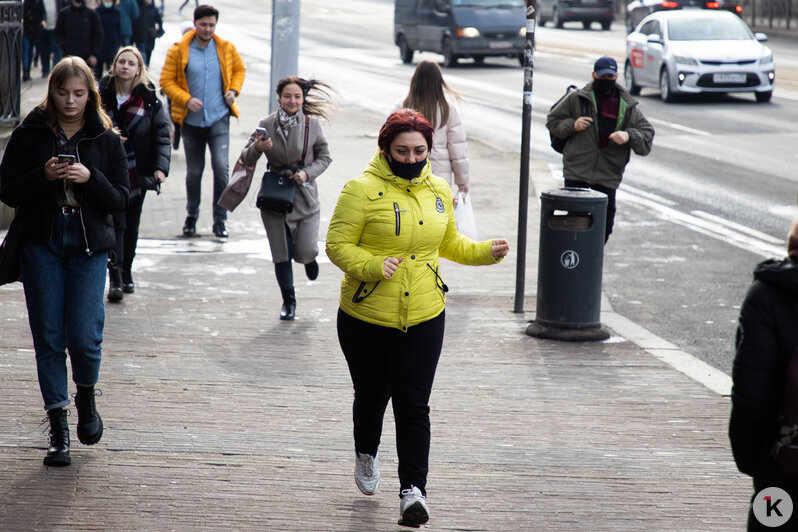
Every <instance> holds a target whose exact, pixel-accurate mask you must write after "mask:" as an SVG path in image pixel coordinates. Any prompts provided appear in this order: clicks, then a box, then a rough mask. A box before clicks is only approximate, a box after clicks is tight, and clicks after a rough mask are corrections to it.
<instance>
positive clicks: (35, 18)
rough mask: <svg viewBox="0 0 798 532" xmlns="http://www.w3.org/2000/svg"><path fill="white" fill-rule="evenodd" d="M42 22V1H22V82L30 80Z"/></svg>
mask: <svg viewBox="0 0 798 532" xmlns="http://www.w3.org/2000/svg"><path fill="white" fill-rule="evenodd" d="M43 20H44V4H42V0H24V2H22V81H28V80H30V65H31V62H32V60H33V50H34V48H36V46H37V44H38V42H39V36H40V35H41V32H42V21H43Z"/></svg>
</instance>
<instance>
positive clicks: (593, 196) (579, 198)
mask: <svg viewBox="0 0 798 532" xmlns="http://www.w3.org/2000/svg"><path fill="white" fill-rule="evenodd" d="M540 198H541V200H552V201H557V200H565V201H568V202H575V203H583V202H584V203H589V204H591V205H593V204H596V203H605V202H606V201H607V195H606V194H604V193H602V192H598V191H596V190H593V189H590V188H576V187H562V188H554V189H551V190H547V191H546V192H543V193H541V194H540Z"/></svg>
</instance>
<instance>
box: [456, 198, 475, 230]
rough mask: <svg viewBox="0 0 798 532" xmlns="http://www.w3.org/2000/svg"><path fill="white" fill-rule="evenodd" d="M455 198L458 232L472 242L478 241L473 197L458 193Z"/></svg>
mask: <svg viewBox="0 0 798 532" xmlns="http://www.w3.org/2000/svg"><path fill="white" fill-rule="evenodd" d="M455 198H456V203H455V206H454V220H455V222H457V231H458V232H459V233H460V234H461V235H464V236H467V237H468V238H470V239H471V240H477V222H476V220H474V209H473V207H472V206H471V196H469V195H468V193H465V194H463V193H462V192H460V191H458V192H457V195H456V196H455Z"/></svg>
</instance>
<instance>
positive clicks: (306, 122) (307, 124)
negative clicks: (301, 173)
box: [299, 116, 310, 168]
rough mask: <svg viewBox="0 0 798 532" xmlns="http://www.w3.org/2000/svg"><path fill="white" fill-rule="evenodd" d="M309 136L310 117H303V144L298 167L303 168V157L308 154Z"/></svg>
mask: <svg viewBox="0 0 798 532" xmlns="http://www.w3.org/2000/svg"><path fill="white" fill-rule="evenodd" d="M309 135H310V117H309V116H306V117H305V143H304V145H303V146H302V157H300V158H299V167H300V168H304V167H305V155H307V154H308V136H309Z"/></svg>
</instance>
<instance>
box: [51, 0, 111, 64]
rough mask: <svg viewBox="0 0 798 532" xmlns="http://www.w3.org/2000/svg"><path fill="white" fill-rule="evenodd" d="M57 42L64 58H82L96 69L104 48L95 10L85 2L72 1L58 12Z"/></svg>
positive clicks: (56, 24)
mask: <svg viewBox="0 0 798 532" xmlns="http://www.w3.org/2000/svg"><path fill="white" fill-rule="evenodd" d="M55 40H56V41H57V42H58V46H60V47H61V51H62V52H63V54H64V56H67V55H74V56H77V57H80V58H82V59H83V60H84V61H86V63H88V64H89V66H90V67H92V68H94V67H95V66H96V65H97V61H98V58H99V57H100V54H101V52H102V46H103V28H102V25H101V24H100V17H98V16H97V13H95V12H94V10H93V9H89V8H87V7H86V5H85V1H84V0H72V2H71V3H70V5H68V6H67V7H65V8H64V9H62V10H61V11H59V12H58V20H57V21H56V23H55Z"/></svg>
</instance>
